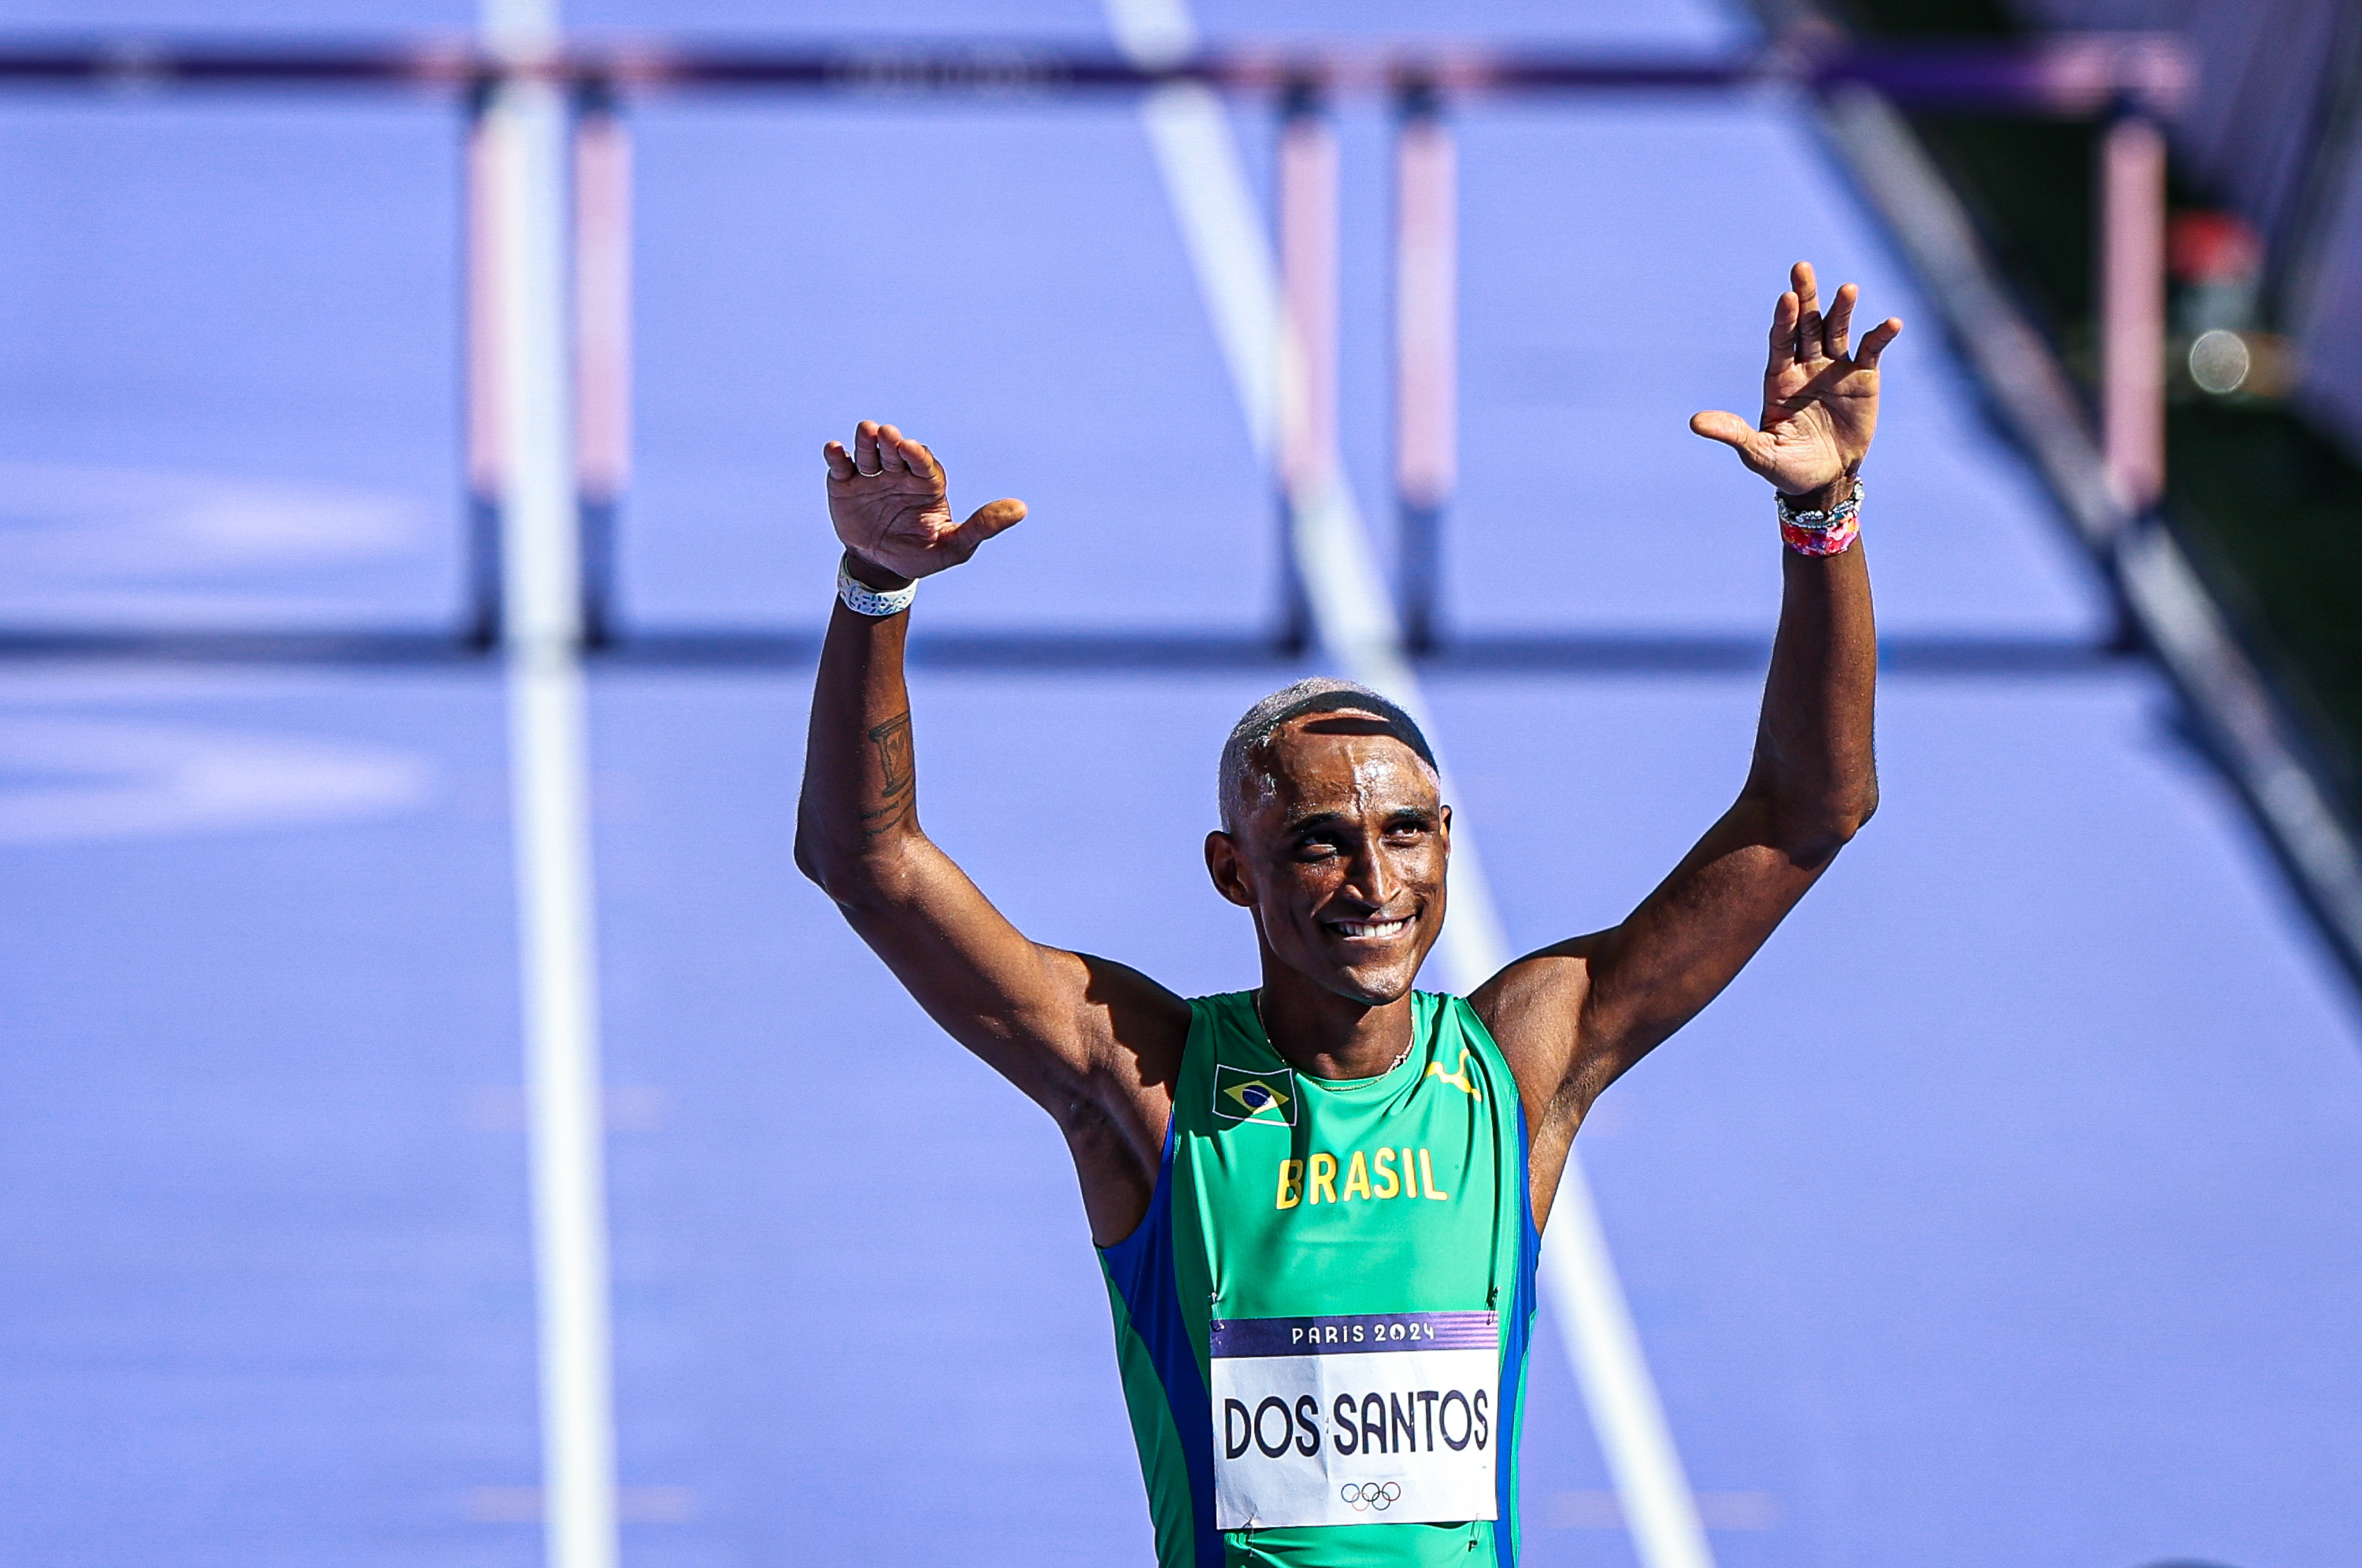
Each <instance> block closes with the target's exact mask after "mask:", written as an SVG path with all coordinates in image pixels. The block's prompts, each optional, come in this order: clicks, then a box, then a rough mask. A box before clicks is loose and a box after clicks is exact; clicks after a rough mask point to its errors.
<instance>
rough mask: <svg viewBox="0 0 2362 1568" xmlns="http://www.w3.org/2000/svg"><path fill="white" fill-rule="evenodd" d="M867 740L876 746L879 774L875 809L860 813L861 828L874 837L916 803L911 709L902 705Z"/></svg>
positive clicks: (909, 812) (891, 825)
mask: <svg viewBox="0 0 2362 1568" xmlns="http://www.w3.org/2000/svg"><path fill="white" fill-rule="evenodd" d="M869 744H870V745H874V746H876V747H877V769H878V772H879V773H880V774H881V775H882V777H881V778H880V779H879V781H878V785H877V810H876V811H874V812H862V813H861V831H862V832H864V833H866V834H868V835H869V836H870V837H872V838H875V837H877V835H878V834H881V833H884V832H885V831H886V830H887V829H889V828H891V827H894V826H897V825H898V824H900V823H901V822H902V820H903V819H904V818H906V817H908V816H909V815H910V814H911V807H913V806H914V805H916V804H917V803H918V791H917V790H915V789H914V788H912V786H913V784H914V783H915V782H916V777H915V773H914V770H913V769H912V767H911V711H910V710H909V709H908V708H905V709H903V710H902V711H901V712H899V713H897V714H895V715H894V716H893V717H892V718H890V719H889V720H887V721H886V722H885V723H882V724H880V725H878V726H877V728H876V729H874V730H871V731H870V732H869Z"/></svg>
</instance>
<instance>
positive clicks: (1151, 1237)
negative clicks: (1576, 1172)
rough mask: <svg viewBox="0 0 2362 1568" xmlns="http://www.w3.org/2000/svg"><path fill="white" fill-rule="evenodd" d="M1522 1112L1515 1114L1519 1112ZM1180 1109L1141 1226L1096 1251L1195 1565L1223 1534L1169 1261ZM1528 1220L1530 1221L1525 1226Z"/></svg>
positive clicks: (1207, 1416) (1201, 1384)
mask: <svg viewBox="0 0 2362 1568" xmlns="http://www.w3.org/2000/svg"><path fill="white" fill-rule="evenodd" d="M1522 1114H1523V1112H1522V1110H1521V1111H1520V1115H1522ZM1180 1127H1181V1112H1180V1109H1179V1108H1178V1107H1175V1109H1174V1112H1173V1119H1172V1120H1171V1121H1168V1122H1166V1123H1165V1124H1164V1160H1163V1161H1162V1163H1160V1164H1159V1165H1158V1166H1157V1169H1156V1191H1155V1192H1154V1193H1153V1195H1152V1196H1151V1197H1150V1198H1149V1200H1148V1214H1147V1216H1146V1218H1144V1219H1142V1220H1141V1222H1140V1225H1139V1228H1138V1229H1137V1230H1135V1231H1132V1233H1131V1235H1129V1236H1126V1237H1125V1238H1124V1239H1123V1240H1122V1241H1120V1242H1117V1243H1116V1244H1115V1245H1114V1246H1111V1247H1107V1248H1103V1249H1101V1255H1102V1256H1103V1257H1104V1258H1106V1260H1107V1271H1108V1277H1109V1279H1112V1280H1113V1281H1115V1287H1116V1290H1117V1292H1118V1294H1120V1295H1121V1296H1122V1297H1123V1309H1124V1310H1125V1311H1126V1312H1127V1313H1129V1314H1130V1315H1131V1331H1132V1332H1133V1333H1134V1334H1136V1335H1138V1336H1139V1337H1140V1342H1141V1344H1142V1346H1144V1347H1145V1348H1146V1349H1147V1351H1148V1359H1149V1361H1150V1363H1151V1364H1153V1366H1154V1367H1155V1368H1156V1380H1157V1381H1158V1382H1159V1383H1161V1384H1163V1385H1164V1404H1165V1408H1167V1409H1169V1410H1171V1411H1172V1413H1173V1427H1174V1430H1175V1431H1176V1432H1178V1433H1179V1434H1180V1437H1181V1452H1182V1456H1183V1458H1184V1459H1185V1460H1186V1461H1187V1463H1188V1466H1189V1512H1190V1515H1191V1517H1192V1518H1193V1520H1194V1522H1195V1524H1196V1527H1197V1528H1196V1536H1197V1545H1198V1568H1222V1532H1221V1531H1220V1530H1218V1529H1215V1528H1214V1401H1213V1397H1212V1396H1210V1395H1209V1394H1208V1393H1207V1392H1206V1379H1205V1375H1204V1374H1202V1373H1201V1372H1199V1371H1198V1353H1197V1350H1196V1349H1195V1347H1194V1346H1192V1345H1191V1343H1190V1341H1189V1324H1188V1322H1187V1320H1186V1319H1184V1318H1183V1317H1182V1316H1181V1291H1180V1285H1179V1280H1178V1278H1177V1271H1176V1269H1175V1266H1174V1263H1173V1198H1172V1192H1173V1150H1174V1147H1175V1141H1176V1137H1177V1134H1178V1133H1179V1132H1180ZM1532 1223H1533V1221H1532V1220H1527V1225H1528V1226H1529V1228H1530V1227H1531V1225H1532Z"/></svg>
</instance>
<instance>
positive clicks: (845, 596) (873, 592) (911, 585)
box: [836, 558, 919, 618]
mask: <svg viewBox="0 0 2362 1568" xmlns="http://www.w3.org/2000/svg"><path fill="white" fill-rule="evenodd" d="M836 597H837V600H838V602H841V603H842V604H843V605H844V607H845V608H846V609H847V610H850V611H852V612H853V613H855V614H856V615H869V616H874V617H879V618H882V617H884V616H888V615H900V613H902V612H903V611H905V610H908V609H909V608H910V607H911V601H912V600H913V599H916V598H917V597H919V583H918V580H917V579H915V578H913V579H912V580H911V581H909V582H906V583H904V584H903V585H902V586H901V587H900V588H894V589H886V590H879V589H875V588H872V587H870V586H869V585H868V584H867V583H866V582H864V581H862V580H860V579H859V578H857V577H855V576H854V575H853V574H852V573H851V572H849V571H847V570H845V569H844V560H843V559H841V558H840V559H839V560H838V561H837V563H836Z"/></svg>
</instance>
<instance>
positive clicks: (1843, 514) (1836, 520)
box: [1771, 475, 1861, 534]
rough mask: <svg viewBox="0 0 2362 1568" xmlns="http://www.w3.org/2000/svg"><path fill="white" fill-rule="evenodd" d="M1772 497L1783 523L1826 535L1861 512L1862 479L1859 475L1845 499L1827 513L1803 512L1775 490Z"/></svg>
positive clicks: (1784, 495)
mask: <svg viewBox="0 0 2362 1568" xmlns="http://www.w3.org/2000/svg"><path fill="white" fill-rule="evenodd" d="M1771 497H1772V502H1773V504H1774V505H1775V506H1776V507H1777V508H1778V509H1779V513H1780V521H1781V522H1783V523H1785V524H1786V525H1788V526H1790V527H1791V528H1804V529H1806V530H1809V531H1810V532H1812V533H1815V534H1821V533H1826V532H1827V531H1828V530H1829V529H1831V528H1835V527H1837V526H1838V525H1840V524H1844V523H1849V522H1850V521H1852V519H1853V515H1854V513H1857V512H1859V511H1860V510H1861V479H1860V476H1859V475H1857V476H1855V479H1854V481H1853V488H1852V489H1851V490H1849V491H1847V492H1846V497H1845V499H1844V500H1842V501H1840V502H1838V503H1837V504H1836V505H1834V506H1832V507H1830V508H1829V509H1828V510H1827V512H1808V511H1804V510H1801V509H1799V508H1798V507H1797V505H1796V503H1795V502H1794V501H1791V500H1790V499H1789V498H1788V495H1787V492H1786V491H1779V490H1775V491H1772V492H1771Z"/></svg>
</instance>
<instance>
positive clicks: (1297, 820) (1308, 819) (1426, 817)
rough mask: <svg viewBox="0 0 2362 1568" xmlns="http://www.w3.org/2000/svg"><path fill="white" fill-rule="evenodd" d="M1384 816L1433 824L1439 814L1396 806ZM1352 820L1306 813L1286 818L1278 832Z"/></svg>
mask: <svg viewBox="0 0 2362 1568" xmlns="http://www.w3.org/2000/svg"><path fill="white" fill-rule="evenodd" d="M1385 815H1386V819H1387V820H1388V821H1389V822H1394V821H1399V820H1400V819H1402V818H1404V817H1417V818H1418V820H1419V821H1420V822H1423V823H1433V822H1435V821H1436V820H1438V817H1439V815H1440V813H1439V812H1436V811H1434V810H1431V809H1430V808H1429V807H1426V806H1396V807H1395V808H1394V809H1393V810H1392V811H1390V812H1386V813H1385ZM1352 820H1353V819H1352V816H1351V815H1349V814H1348V813H1346V812H1307V813H1305V814H1304V815H1303V816H1300V817H1290V818H1288V819H1287V820H1286V822H1285V823H1281V824H1280V830H1281V831H1282V832H1283V833H1302V832H1304V831H1305V830H1307V829H1308V828H1319V827H1328V826H1330V824H1332V823H1346V822H1351V821H1352Z"/></svg>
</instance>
